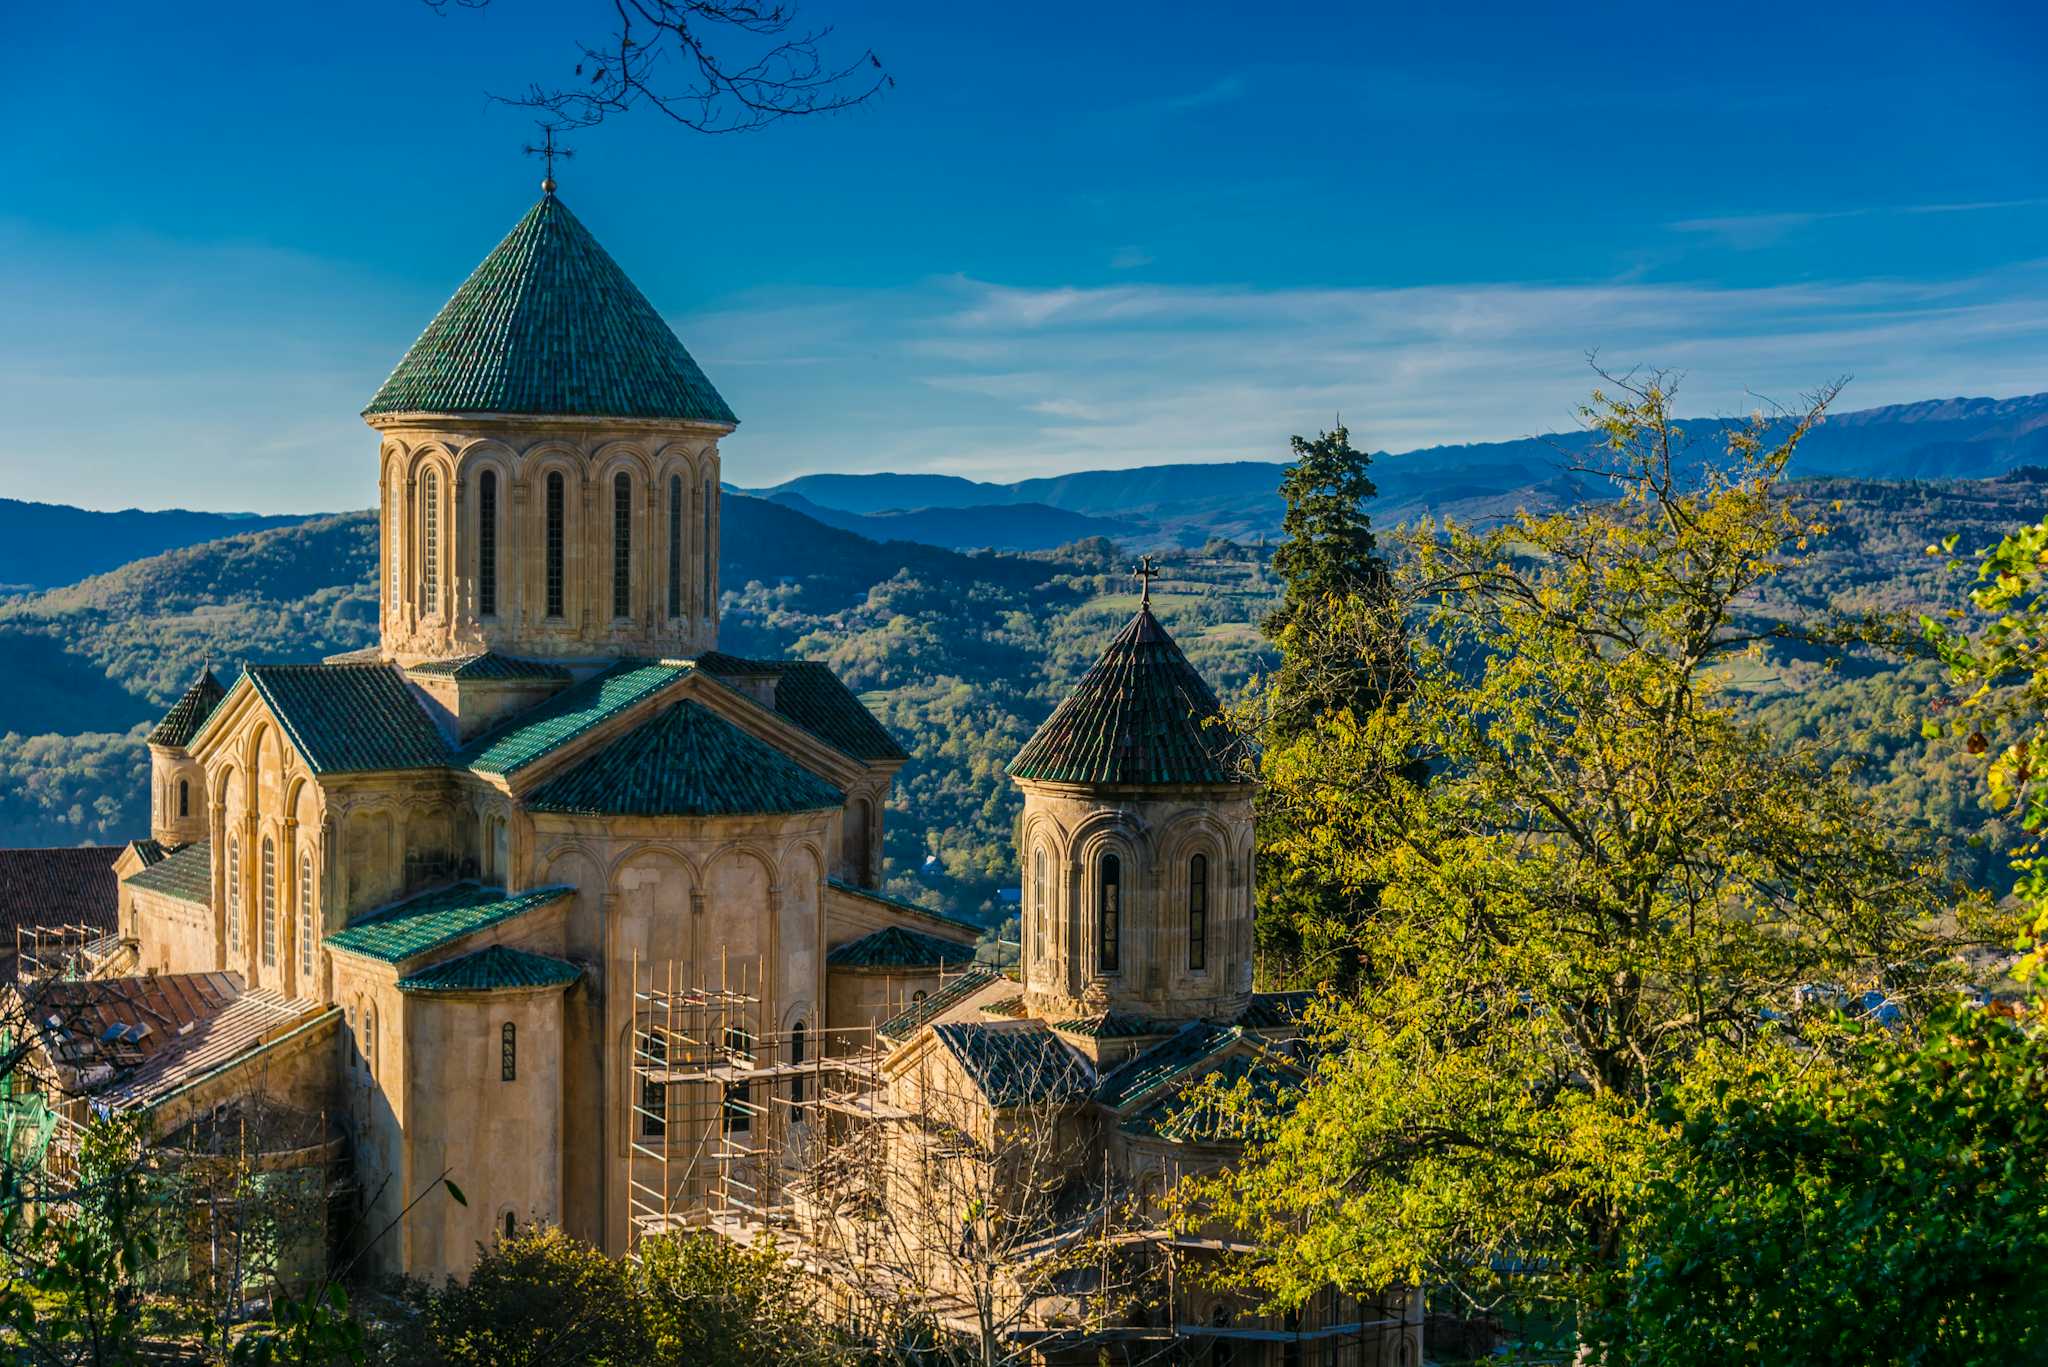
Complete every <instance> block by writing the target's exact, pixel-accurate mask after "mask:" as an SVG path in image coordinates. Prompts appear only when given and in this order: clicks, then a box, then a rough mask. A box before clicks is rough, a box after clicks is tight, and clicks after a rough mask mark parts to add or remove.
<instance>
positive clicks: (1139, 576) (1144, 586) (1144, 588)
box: [1131, 555, 1160, 608]
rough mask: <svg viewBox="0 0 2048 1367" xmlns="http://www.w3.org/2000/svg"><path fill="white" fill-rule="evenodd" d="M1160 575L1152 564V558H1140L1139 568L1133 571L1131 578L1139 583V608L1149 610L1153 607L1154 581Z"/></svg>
mask: <svg viewBox="0 0 2048 1367" xmlns="http://www.w3.org/2000/svg"><path fill="white" fill-rule="evenodd" d="M1159 573H1160V572H1159V570H1158V569H1157V568H1156V567H1154V565H1153V564H1152V557H1151V556H1149V555H1141V556H1139V557H1138V568H1136V569H1134V570H1132V571H1131V578H1133V579H1135V580H1137V581H1138V606H1139V607H1141V608H1149V607H1151V606H1152V581H1153V580H1154V579H1157V578H1158V577H1159Z"/></svg>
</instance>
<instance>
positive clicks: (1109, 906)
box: [1095, 854, 1124, 973]
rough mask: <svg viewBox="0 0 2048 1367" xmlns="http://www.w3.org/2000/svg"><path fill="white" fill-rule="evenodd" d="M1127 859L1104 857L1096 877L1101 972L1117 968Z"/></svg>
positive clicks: (1097, 949)
mask: <svg viewBox="0 0 2048 1367" xmlns="http://www.w3.org/2000/svg"><path fill="white" fill-rule="evenodd" d="M1123 880H1124V861H1123V860H1121V859H1119V858H1118V857H1117V856H1115V855H1113V854H1105V855H1103V856H1102V863H1101V864H1100V865H1099V866H1098V869H1097V873H1096V877H1095V883H1096V887H1095V968H1096V971H1097V972H1100V973H1114V972H1116V971H1117V950H1118V948H1119V944H1120V940H1121V937H1122V935H1123Z"/></svg>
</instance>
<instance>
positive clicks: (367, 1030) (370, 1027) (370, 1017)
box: [363, 1006, 377, 1081]
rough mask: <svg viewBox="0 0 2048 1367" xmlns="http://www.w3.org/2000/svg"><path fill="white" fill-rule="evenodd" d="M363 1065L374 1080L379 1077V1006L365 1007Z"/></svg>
mask: <svg viewBox="0 0 2048 1367" xmlns="http://www.w3.org/2000/svg"><path fill="white" fill-rule="evenodd" d="M363 1067H364V1068H366V1069H368V1070H369V1074H370V1078H371V1080H372V1081H375V1080H376V1077H377V1008H376V1007H374V1006H366V1007H364V1008H363Z"/></svg>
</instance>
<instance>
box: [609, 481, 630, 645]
mask: <svg viewBox="0 0 2048 1367" xmlns="http://www.w3.org/2000/svg"><path fill="white" fill-rule="evenodd" d="M632 615H633V481H632V480H630V479H628V478H627V477H626V472H625V471H623V470H621V471H620V472H619V473H618V474H616V475H614V476H613V477H612V616H614V617H631V616H632Z"/></svg>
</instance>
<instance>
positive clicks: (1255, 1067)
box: [1117, 1054, 1299, 1144]
mask: <svg viewBox="0 0 2048 1367" xmlns="http://www.w3.org/2000/svg"><path fill="white" fill-rule="evenodd" d="M1203 1076H1204V1079H1205V1080H1206V1078H1208V1077H1210V1076H1214V1077H1216V1078H1218V1079H1220V1081H1221V1085H1223V1086H1225V1087H1235V1086H1237V1085H1238V1084H1239V1083H1242V1082H1245V1081H1247V1080H1248V1081H1249V1082H1250V1084H1251V1091H1252V1094H1253V1096H1254V1097H1255V1098H1257V1100H1258V1101H1259V1103H1260V1105H1259V1111H1260V1112H1261V1113H1264V1114H1274V1113H1276V1112H1277V1113H1284V1112H1286V1111H1287V1110H1290V1109H1292V1107H1293V1105H1294V1102H1295V1099H1296V1097H1297V1091H1296V1087H1295V1085H1294V1084H1295V1083H1297V1082H1298V1080H1299V1079H1298V1077H1297V1076H1296V1075H1295V1074H1293V1073H1292V1072H1290V1071H1289V1069H1288V1068H1287V1067H1286V1066H1284V1065H1283V1064H1281V1063H1280V1062H1279V1061H1278V1060H1276V1059H1274V1058H1273V1057H1272V1056H1270V1055H1264V1056H1253V1055H1250V1054H1235V1055H1232V1056H1231V1057H1230V1058H1227V1059H1224V1060H1223V1061H1222V1062H1221V1063H1219V1064H1217V1065H1216V1066H1215V1067H1214V1068H1213V1069H1211V1070H1210V1071H1209V1073H1207V1074H1204V1075H1203ZM1189 1091H1190V1088H1189V1087H1188V1086H1177V1087H1172V1088H1169V1089H1167V1090H1166V1091H1165V1093H1164V1095H1162V1096H1161V1097H1160V1098H1159V1100H1157V1101H1155V1102H1153V1103H1152V1104H1151V1105H1149V1106H1146V1107H1144V1108H1142V1109H1141V1110H1139V1111H1137V1112H1136V1113H1135V1114H1133V1115H1131V1116H1129V1117H1127V1118H1126V1119H1125V1120H1124V1121H1123V1122H1122V1123H1121V1124H1119V1125H1118V1126H1117V1128H1118V1129H1120V1130H1122V1131H1123V1132H1124V1133H1126V1134H1135V1135H1147V1136H1152V1137H1156V1138H1159V1139H1166V1140H1170V1141H1172V1142H1174V1143H1176V1144H1228V1143H1233V1142H1241V1141H1243V1140H1244V1139H1247V1138H1249V1137H1250V1136H1249V1134H1248V1132H1247V1129H1246V1126H1245V1124H1244V1121H1243V1120H1242V1119H1241V1118H1240V1117H1239V1116H1238V1115H1237V1114H1236V1113H1235V1112H1231V1111H1224V1110H1220V1109H1218V1108H1217V1107H1215V1106H1212V1105H1210V1104H1208V1103H1207V1102H1206V1101H1205V1100H1203V1099H1202V1097H1201V1096H1199V1095H1189V1094H1188V1093H1189Z"/></svg>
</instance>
